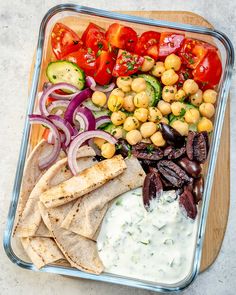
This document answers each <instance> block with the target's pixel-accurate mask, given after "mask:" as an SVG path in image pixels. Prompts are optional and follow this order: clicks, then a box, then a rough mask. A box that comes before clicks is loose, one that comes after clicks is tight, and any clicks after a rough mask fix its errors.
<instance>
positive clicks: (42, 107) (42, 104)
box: [39, 83, 79, 116]
mask: <svg viewBox="0 0 236 295" xmlns="http://www.w3.org/2000/svg"><path fill="white" fill-rule="evenodd" d="M59 89H65V90H69V91H72V92H78V91H79V90H78V88H77V87H75V86H73V85H71V84H68V83H57V84H55V85H52V86H50V87H48V88H47V89H46V90H45V91H44V92H43V94H42V95H41V97H40V99H39V110H40V113H41V115H44V116H48V115H49V113H48V110H47V108H46V102H47V99H48V97H49V96H50V95H51V94H52V93H53V92H54V91H55V90H59ZM77 95H78V94H76V96H77Z"/></svg>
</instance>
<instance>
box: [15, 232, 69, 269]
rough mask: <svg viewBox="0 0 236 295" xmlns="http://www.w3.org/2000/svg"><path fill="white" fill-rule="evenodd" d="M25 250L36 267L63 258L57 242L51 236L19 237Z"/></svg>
mask: <svg viewBox="0 0 236 295" xmlns="http://www.w3.org/2000/svg"><path fill="white" fill-rule="evenodd" d="M21 243H22V245H23V247H24V249H25V252H26V253H27V255H28V256H29V258H30V259H31V261H32V262H33V264H34V265H35V266H36V267H37V268H41V267H43V266H45V265H47V264H50V263H54V262H57V261H58V260H61V259H65V257H64V255H63V254H62V252H61V251H60V250H59V248H58V247H57V244H56V243H55V242H54V240H53V239H51V238H43V237H28V238H21Z"/></svg>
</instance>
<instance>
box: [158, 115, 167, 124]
mask: <svg viewBox="0 0 236 295" xmlns="http://www.w3.org/2000/svg"><path fill="white" fill-rule="evenodd" d="M159 123H164V124H167V125H168V124H169V120H168V119H167V118H166V117H162V118H161V120H160V122H159Z"/></svg>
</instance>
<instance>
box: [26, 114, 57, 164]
mask: <svg viewBox="0 0 236 295" xmlns="http://www.w3.org/2000/svg"><path fill="white" fill-rule="evenodd" d="M29 121H30V124H42V125H44V126H46V127H48V128H49V129H50V130H51V132H52V134H53V140H54V145H53V150H52V152H51V154H50V155H48V156H46V157H43V158H41V159H39V168H40V169H41V170H43V169H46V168H47V167H49V166H51V165H52V164H53V163H54V162H55V161H56V160H57V158H58V156H59V153H60V150H61V140H60V134H59V132H58V130H57V128H56V126H55V125H54V124H53V123H52V122H51V121H49V120H48V119H47V118H45V117H44V116H41V115H29Z"/></svg>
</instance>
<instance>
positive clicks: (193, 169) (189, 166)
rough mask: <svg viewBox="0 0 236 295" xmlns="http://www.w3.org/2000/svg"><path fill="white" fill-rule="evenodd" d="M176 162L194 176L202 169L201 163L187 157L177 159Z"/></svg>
mask: <svg viewBox="0 0 236 295" xmlns="http://www.w3.org/2000/svg"><path fill="white" fill-rule="evenodd" d="M177 164H178V165H179V166H180V167H181V168H183V169H184V170H185V171H186V172H187V173H188V174H189V175H190V176H192V177H194V178H198V177H199V175H200V173H201V171H202V168H201V165H200V164H199V163H198V162H195V161H191V160H189V159H188V158H187V157H184V158H182V159H180V160H178V161H177Z"/></svg>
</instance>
